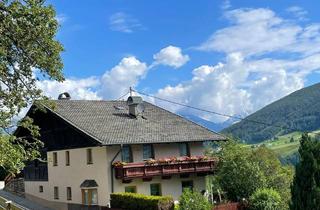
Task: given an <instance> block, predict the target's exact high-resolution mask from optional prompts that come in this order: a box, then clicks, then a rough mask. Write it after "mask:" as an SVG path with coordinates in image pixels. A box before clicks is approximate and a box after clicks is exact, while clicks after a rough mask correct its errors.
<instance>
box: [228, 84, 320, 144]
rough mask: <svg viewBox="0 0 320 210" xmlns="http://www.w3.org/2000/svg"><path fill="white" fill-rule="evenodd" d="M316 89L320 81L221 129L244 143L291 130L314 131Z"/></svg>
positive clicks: (319, 119)
mask: <svg viewBox="0 0 320 210" xmlns="http://www.w3.org/2000/svg"><path fill="white" fill-rule="evenodd" d="M319 90H320V84H316V85H313V86H310V87H307V88H303V89H301V90H298V91H296V92H294V93H292V94H290V95H288V96H286V97H284V98H282V99H280V100H278V101H276V102H274V103H272V104H270V105H268V106H266V107H264V108H262V109H261V110H259V111H257V112H255V113H253V114H251V115H250V116H248V117H247V118H246V119H248V120H242V121H240V122H239V123H236V124H234V125H232V126H230V127H228V128H226V129H224V130H223V131H222V132H223V133H225V134H230V135H232V136H233V137H235V138H239V139H241V140H244V141H246V142H247V143H258V142H262V141H264V140H267V139H272V138H273V137H274V136H276V135H280V134H286V133H290V132H292V131H314V130H316V129H318V128H320V104H319V103H318V98H319V97H320V91H319ZM306 107H308V108H306ZM249 120H250V121H249ZM252 121H259V122H264V123H267V124H270V125H264V124H258V123H254V122H252ZM271 125H272V126H271ZM275 126H277V127H275Z"/></svg>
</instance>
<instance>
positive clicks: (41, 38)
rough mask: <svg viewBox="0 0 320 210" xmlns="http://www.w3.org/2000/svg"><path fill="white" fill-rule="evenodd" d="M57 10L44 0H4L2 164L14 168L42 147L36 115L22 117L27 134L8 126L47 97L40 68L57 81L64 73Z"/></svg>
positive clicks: (0, 8)
mask: <svg viewBox="0 0 320 210" xmlns="http://www.w3.org/2000/svg"><path fill="white" fill-rule="evenodd" d="M55 15H56V14H55V11H54V9H53V7H52V6H48V5H47V4H45V1H44V0H23V1H22V0H20V1H19V0H4V1H0V33H1V36H0V98H1V103H0V128H1V129H0V141H1V142H2V143H3V144H2V145H1V148H0V154H1V156H0V158H1V160H0V167H3V168H5V169H6V170H8V171H9V172H11V173H16V172H19V170H21V168H22V167H23V166H24V164H23V162H24V161H27V160H32V159H34V158H36V157H38V155H39V153H38V152H37V150H38V149H39V148H40V147H41V142H39V141H38V140H37V137H38V134H39V131H38V128H37V127H36V126H33V125H32V119H29V118H26V119H24V120H23V121H21V122H20V125H21V126H22V127H23V128H24V129H26V130H27V131H28V134H27V135H26V136H24V137H19V138H14V137H13V136H11V133H10V132H8V130H10V129H12V128H13V127H14V126H15V125H16V124H15V122H13V119H14V116H16V115H17V114H18V113H19V112H20V111H21V109H22V108H25V107H27V106H28V104H31V103H32V102H33V101H34V100H39V99H41V100H42V99H45V97H44V96H43V95H42V93H41V91H40V90H39V89H38V88H37V86H36V81H37V79H38V78H37V76H38V75H39V74H42V77H48V78H50V79H54V80H57V81H63V79H64V78H63V75H62V68H63V65H62V62H61V57H60V53H61V52H62V50H63V48H62V46H61V44H60V43H59V42H58V41H56V40H55V36H56V33H57V29H58V22H57V20H56V18H55ZM35 70H37V72H38V73H35V72H36V71H35ZM4 132H7V133H8V134H7V135H5V134H4ZM30 139H32V140H30ZM8 151H10V153H9V152H8Z"/></svg>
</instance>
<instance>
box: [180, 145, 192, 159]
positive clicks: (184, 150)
mask: <svg viewBox="0 0 320 210" xmlns="http://www.w3.org/2000/svg"><path fill="white" fill-rule="evenodd" d="M179 152H180V156H190V148H189V144H188V143H180V144H179Z"/></svg>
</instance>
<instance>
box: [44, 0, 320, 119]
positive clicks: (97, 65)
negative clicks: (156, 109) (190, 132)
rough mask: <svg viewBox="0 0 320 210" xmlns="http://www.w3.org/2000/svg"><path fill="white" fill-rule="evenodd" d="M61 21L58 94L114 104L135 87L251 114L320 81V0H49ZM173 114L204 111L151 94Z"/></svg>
mask: <svg viewBox="0 0 320 210" xmlns="http://www.w3.org/2000/svg"><path fill="white" fill-rule="evenodd" d="M48 3H49V4H52V5H53V6H54V7H55V9H56V13H57V16H56V19H57V20H58V22H59V24H60V28H59V31H58V34H57V37H56V38H57V39H58V40H59V41H60V42H61V43H62V44H63V46H64V48H65V51H64V52H63V53H62V58H63V63H64V75H65V78H66V80H65V82H63V83H58V82H56V81H50V80H42V81H39V82H38V86H39V87H40V88H41V89H42V90H43V92H44V93H45V94H46V95H48V96H50V97H52V98H57V96H58V94H59V93H61V92H65V91H67V92H69V93H70V94H71V97H72V99H87V100H89V99H90V100H102V99H104V100H110V99H117V98H119V97H120V96H121V95H123V94H124V93H126V92H127V91H128V89H129V87H130V86H131V87H133V88H134V89H136V90H139V91H142V92H145V93H148V94H151V95H156V96H158V97H161V98H165V99H169V100H173V101H176V102H180V103H185V104H188V105H191V106H196V107H199V108H203V109H208V110H212V111H216V112H220V113H224V114H228V115H237V116H242V117H244V116H247V115H248V114H250V113H253V112H254V111H256V110H258V109H261V108H262V107H263V106H265V105H267V104H269V103H271V102H273V101H275V100H277V99H279V98H281V97H283V96H285V95H287V94H289V93H292V92H293V91H296V90H298V89H301V88H303V87H305V86H309V85H312V84H315V83H317V82H318V80H319V79H320V71H319V69H320V14H319V8H320V1H319V0H297V1H295V0H281V1H279V0H259V1H257V0H246V1H244V0H240V1H239V0H237V1H236V0H201V1H190V0H184V1H182V0H176V1H172V0H161V1H159V0H154V1H150V0H138V1H130V0H106V1H101V0H91V1H83V0H82V1H79V0H77V1H76V0H68V1H62V0H50V1H48ZM145 100H148V101H151V102H153V103H155V104H158V105H160V106H163V107H165V108H166V109H169V110H171V111H174V112H178V113H188V114H194V115H197V116H199V117H201V118H203V119H205V120H209V121H212V122H223V121H225V120H227V119H226V118H224V117H219V116H216V115H210V114H206V113H199V112H195V111H192V110H188V109H185V108H183V107H179V106H176V105H173V104H168V103H164V102H161V101H159V100H155V99H152V98H145Z"/></svg>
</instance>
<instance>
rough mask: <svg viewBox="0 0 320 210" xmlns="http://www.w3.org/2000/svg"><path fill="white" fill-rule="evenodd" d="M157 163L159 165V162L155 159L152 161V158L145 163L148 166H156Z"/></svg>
mask: <svg viewBox="0 0 320 210" xmlns="http://www.w3.org/2000/svg"><path fill="white" fill-rule="evenodd" d="M156 163H157V161H156V160H155V159H152V158H150V159H148V160H147V161H146V162H145V164H146V165H154V164H156Z"/></svg>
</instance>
